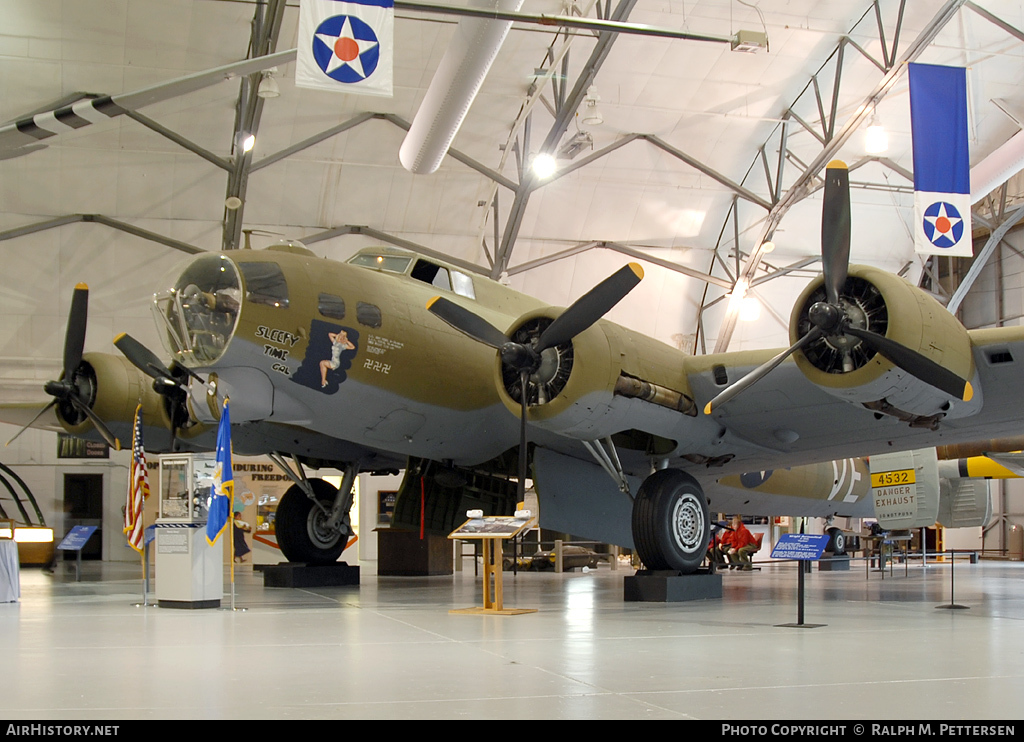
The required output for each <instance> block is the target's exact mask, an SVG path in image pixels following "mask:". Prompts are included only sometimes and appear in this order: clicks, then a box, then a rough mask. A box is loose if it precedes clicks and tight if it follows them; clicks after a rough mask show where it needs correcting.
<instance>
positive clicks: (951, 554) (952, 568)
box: [935, 549, 970, 610]
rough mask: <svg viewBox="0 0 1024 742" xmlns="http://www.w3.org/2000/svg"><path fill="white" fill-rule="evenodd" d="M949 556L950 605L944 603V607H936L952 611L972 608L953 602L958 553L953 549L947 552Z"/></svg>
mask: <svg viewBox="0 0 1024 742" xmlns="http://www.w3.org/2000/svg"><path fill="white" fill-rule="evenodd" d="M947 553H948V554H949V604H948V605H947V604H946V603H943V604H942V605H937V606H935V607H936V608H949V609H951V610H960V609H966V608H969V607H970V606H966V605H958V604H957V603H955V602H953V596H954V590H955V589H956V583H955V581H954V573H955V572H956V569H955V567H956V552H955V551H953V550H952V549H950V550H949V552H947Z"/></svg>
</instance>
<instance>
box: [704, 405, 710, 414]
mask: <svg viewBox="0 0 1024 742" xmlns="http://www.w3.org/2000/svg"><path fill="white" fill-rule="evenodd" d="M704 414H705V415H710V414H711V403H710V402H708V403H707V404H706V405H704Z"/></svg>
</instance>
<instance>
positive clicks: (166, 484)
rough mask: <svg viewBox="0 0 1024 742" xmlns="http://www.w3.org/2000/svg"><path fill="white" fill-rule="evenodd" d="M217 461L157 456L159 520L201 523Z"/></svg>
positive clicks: (209, 457) (206, 456)
mask: <svg viewBox="0 0 1024 742" xmlns="http://www.w3.org/2000/svg"><path fill="white" fill-rule="evenodd" d="M216 465H217V462H216V460H215V457H214V456H213V455H212V454H203V455H199V454H178V455H172V456H161V457H160V519H161V520H174V521H180V522H183V523H205V522H206V519H207V513H208V509H209V502H210V488H211V487H212V486H213V472H214V469H215V468H216Z"/></svg>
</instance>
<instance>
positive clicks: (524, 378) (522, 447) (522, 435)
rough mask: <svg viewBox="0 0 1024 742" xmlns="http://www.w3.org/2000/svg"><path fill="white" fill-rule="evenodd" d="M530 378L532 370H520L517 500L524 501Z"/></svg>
mask: <svg viewBox="0 0 1024 742" xmlns="http://www.w3.org/2000/svg"><path fill="white" fill-rule="evenodd" d="M529 380H530V372H529V371H527V370H526V369H521V370H520V371H519V383H520V389H521V393H520V395H519V396H520V400H521V405H522V406H521V409H520V415H519V484H518V485H517V487H516V493H517V494H516V497H517V499H516V502H517V503H519V502H524V501H525V499H526V408H527V404H526V385H527V383H529Z"/></svg>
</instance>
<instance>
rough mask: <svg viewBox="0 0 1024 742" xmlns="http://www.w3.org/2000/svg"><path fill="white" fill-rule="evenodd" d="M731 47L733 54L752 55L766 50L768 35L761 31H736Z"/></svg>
mask: <svg viewBox="0 0 1024 742" xmlns="http://www.w3.org/2000/svg"><path fill="white" fill-rule="evenodd" d="M731 46H732V50H733V51H734V52H746V53H747V54H754V53H756V52H759V51H761V50H762V49H767V48H768V34H767V33H764V32H763V31H742V30H741V31H737V32H736V35H735V36H733V37H732V40H731Z"/></svg>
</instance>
